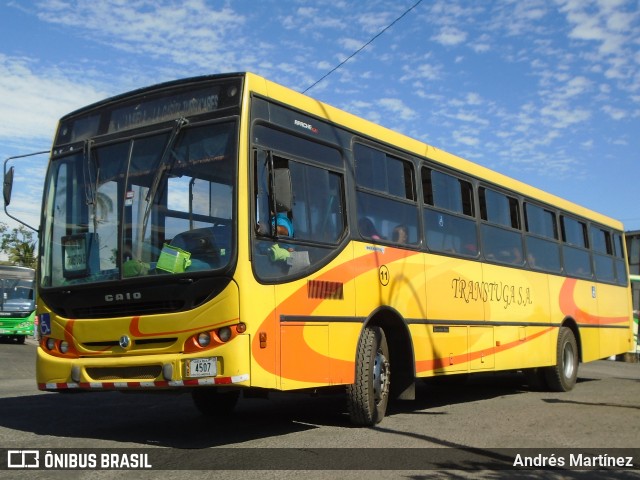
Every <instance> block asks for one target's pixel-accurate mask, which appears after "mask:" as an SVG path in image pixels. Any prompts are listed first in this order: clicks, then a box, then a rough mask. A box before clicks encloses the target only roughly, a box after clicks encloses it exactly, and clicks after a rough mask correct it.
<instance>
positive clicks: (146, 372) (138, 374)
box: [87, 365, 162, 381]
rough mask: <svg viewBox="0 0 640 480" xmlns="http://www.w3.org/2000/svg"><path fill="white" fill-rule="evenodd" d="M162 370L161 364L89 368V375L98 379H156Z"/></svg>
mask: <svg viewBox="0 0 640 480" xmlns="http://www.w3.org/2000/svg"><path fill="white" fill-rule="evenodd" d="M161 372H162V367H161V366H160V365H141V366H135V367H89V368H87V375H88V376H89V377H91V378H92V379H93V380H96V381H108V380H113V381H127V380H136V381H138V380H155V379H156V378H157V377H158V376H159V375H160V373H161Z"/></svg>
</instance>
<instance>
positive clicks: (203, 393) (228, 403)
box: [191, 387, 240, 417]
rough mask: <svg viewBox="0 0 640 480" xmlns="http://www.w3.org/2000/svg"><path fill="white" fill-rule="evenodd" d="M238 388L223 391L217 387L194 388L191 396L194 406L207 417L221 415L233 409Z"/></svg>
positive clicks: (238, 395) (238, 391)
mask: <svg viewBox="0 0 640 480" xmlns="http://www.w3.org/2000/svg"><path fill="white" fill-rule="evenodd" d="M239 397H240V390H231V391H223V389H218V388H206V387H204V388H196V389H195V390H192V391H191V398H192V399H193V403H194V404H195V406H196V408H197V409H198V410H199V411H200V413H202V414H203V415H205V416H207V417H222V416H224V415H228V414H229V413H231V412H232V411H233V409H234V408H235V406H236V403H238V398H239Z"/></svg>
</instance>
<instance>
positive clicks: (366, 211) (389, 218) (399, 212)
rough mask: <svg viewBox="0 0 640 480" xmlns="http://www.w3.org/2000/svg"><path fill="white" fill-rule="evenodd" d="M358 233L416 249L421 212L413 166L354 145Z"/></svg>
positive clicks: (405, 161)
mask: <svg viewBox="0 0 640 480" xmlns="http://www.w3.org/2000/svg"><path fill="white" fill-rule="evenodd" d="M353 151H354V157H355V164H356V183H357V192H356V202H357V213H358V224H357V226H358V233H359V234H360V236H361V237H362V238H364V239H366V240H373V241H383V242H389V243H396V244H398V245H417V244H418V243H419V241H420V234H419V232H418V208H417V202H416V188H415V176H414V172H413V166H412V164H411V162H409V161H407V160H403V159H400V158H397V157H394V156H392V155H389V154H387V153H385V152H383V151H381V150H376V149H374V148H371V147H369V146H367V145H362V144H355V145H354V149H353Z"/></svg>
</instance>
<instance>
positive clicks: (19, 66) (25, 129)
mask: <svg viewBox="0 0 640 480" xmlns="http://www.w3.org/2000/svg"><path fill="white" fill-rule="evenodd" d="M36 71H37V72H38V73H36ZM106 96H108V95H107V94H106V92H105V91H100V90H99V89H97V88H96V86H94V85H93V84H89V83H82V82H79V81H78V80H76V79H72V78H69V77H66V76H64V75H62V74H61V73H60V72H58V71H55V70H51V69H48V68H46V67H44V66H42V65H40V64H39V63H38V62H37V61H35V60H30V59H27V58H11V57H7V56H5V55H2V54H0V117H1V118H3V119H5V120H4V121H3V122H0V138H2V139H11V140H12V141H15V140H16V139H34V138H36V139H41V140H43V141H44V140H46V142H47V147H48V146H49V145H48V143H49V142H50V141H51V139H52V138H53V133H54V129H55V127H56V124H57V121H58V119H59V118H60V117H61V116H62V115H64V114H66V113H69V112H71V111H72V110H75V109H76V108H79V107H81V106H83V105H86V104H89V103H93V102H95V101H97V100H99V99H101V98H104V97H106Z"/></svg>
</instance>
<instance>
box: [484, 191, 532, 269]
mask: <svg viewBox="0 0 640 480" xmlns="http://www.w3.org/2000/svg"><path fill="white" fill-rule="evenodd" d="M478 193H479V197H480V217H481V218H482V220H484V222H483V223H482V225H481V235H482V250H483V252H484V256H485V258H486V259H487V260H489V261H494V262H499V263H506V264H509V265H524V255H523V249H522V235H521V233H520V213H519V209H518V200H517V199H516V198H514V197H511V196H508V195H505V194H503V193H500V192H497V191H495V190H491V189H489V188H484V187H482V188H480V189H479V191H478Z"/></svg>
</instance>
